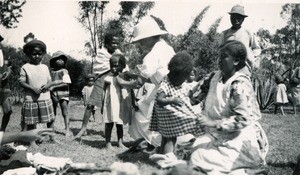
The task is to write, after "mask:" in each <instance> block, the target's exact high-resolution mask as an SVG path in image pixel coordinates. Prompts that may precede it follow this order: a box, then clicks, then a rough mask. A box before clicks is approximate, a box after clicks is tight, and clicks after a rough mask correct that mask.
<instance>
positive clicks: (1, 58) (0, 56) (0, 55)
mask: <svg viewBox="0 0 300 175" xmlns="http://www.w3.org/2000/svg"><path fill="white" fill-rule="evenodd" d="M3 65H4V58H3V52H2V49H0V67H2V66H3Z"/></svg>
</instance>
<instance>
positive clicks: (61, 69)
mask: <svg viewBox="0 0 300 175" xmlns="http://www.w3.org/2000/svg"><path fill="white" fill-rule="evenodd" d="M67 59H68V58H67V56H66V55H65V54H64V53H63V52H61V51H57V52H55V53H54V54H53V56H52V58H51V59H50V67H51V71H50V75H51V78H52V81H53V82H55V83H56V85H55V86H53V87H51V89H50V90H51V99H52V102H53V108H54V114H55V115H56V114H57V113H56V108H57V106H58V104H59V105H60V108H61V113H62V116H63V117H64V122H65V129H66V137H70V136H72V135H73V134H72V133H71V131H70V119H69V116H68V103H69V84H71V78H70V76H69V72H68V70H67V69H66V61H67Z"/></svg>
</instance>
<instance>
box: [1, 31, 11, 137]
mask: <svg viewBox="0 0 300 175" xmlns="http://www.w3.org/2000/svg"><path fill="white" fill-rule="evenodd" d="M2 40H3V38H2V37H1V35H0V42H1V41H2ZM1 47H2V45H1V44H0V105H1V106H2V109H3V117H2V123H1V128H0V131H5V129H6V127H7V125H8V122H9V119H10V115H11V113H12V109H11V103H10V100H9V96H10V93H11V91H10V89H9V84H8V77H9V76H10V74H11V64H10V62H9V60H8V58H4V56H3V52H2V49H1Z"/></svg>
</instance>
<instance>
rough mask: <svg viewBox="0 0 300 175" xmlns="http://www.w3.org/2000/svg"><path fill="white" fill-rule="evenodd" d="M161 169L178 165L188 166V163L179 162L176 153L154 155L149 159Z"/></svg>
mask: <svg viewBox="0 0 300 175" xmlns="http://www.w3.org/2000/svg"><path fill="white" fill-rule="evenodd" d="M149 159H150V160H152V161H154V162H155V163H156V164H157V165H158V166H159V167H161V168H170V167H173V166H175V165H178V164H186V161H184V160H179V159H177V157H176V156H175V154H174V153H167V154H153V155H151V156H150V157H149Z"/></svg>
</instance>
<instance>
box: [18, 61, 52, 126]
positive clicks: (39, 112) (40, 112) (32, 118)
mask: <svg viewBox="0 0 300 175" xmlns="http://www.w3.org/2000/svg"><path fill="white" fill-rule="evenodd" d="M20 81H21V82H26V83H27V84H29V85H30V86H33V87H35V88H41V87H42V86H44V85H46V84H48V83H49V82H51V76H50V72H49V69H48V67H47V66H46V65H44V64H39V65H33V64H29V63H26V64H25V65H23V66H22V67H21V71H20ZM24 96H25V97H24V99H25V101H24V103H23V107H22V111H21V114H22V121H23V122H24V123H25V124H36V123H48V122H50V121H52V120H54V117H55V116H54V111H53V104H52V100H51V97H50V92H49V91H46V92H43V93H40V94H39V95H37V94H35V93H33V92H32V91H31V90H29V89H24Z"/></svg>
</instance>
